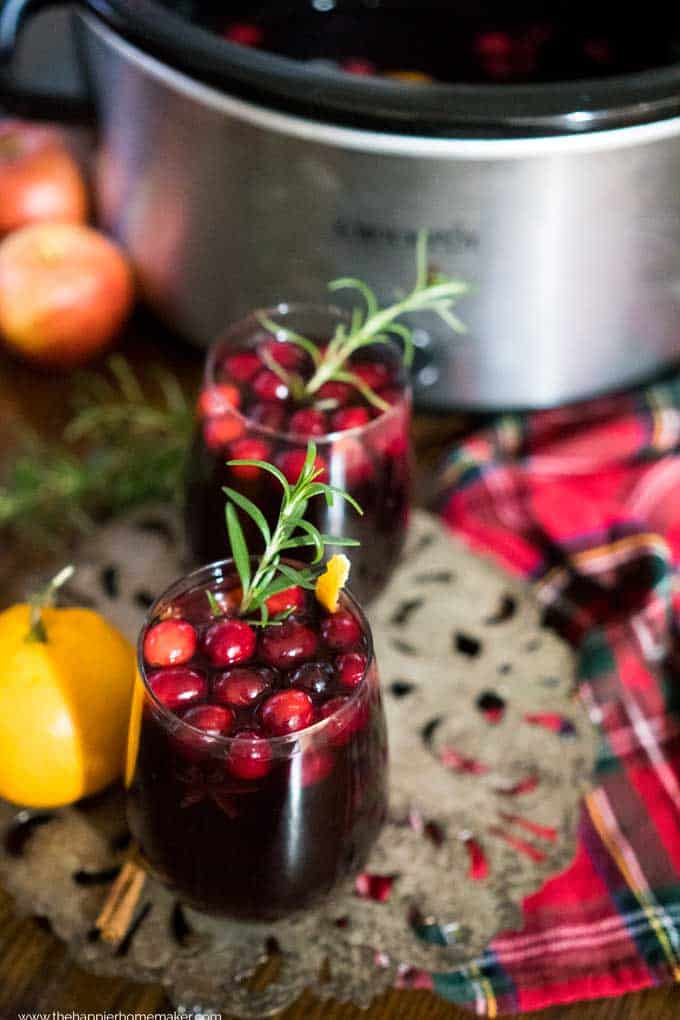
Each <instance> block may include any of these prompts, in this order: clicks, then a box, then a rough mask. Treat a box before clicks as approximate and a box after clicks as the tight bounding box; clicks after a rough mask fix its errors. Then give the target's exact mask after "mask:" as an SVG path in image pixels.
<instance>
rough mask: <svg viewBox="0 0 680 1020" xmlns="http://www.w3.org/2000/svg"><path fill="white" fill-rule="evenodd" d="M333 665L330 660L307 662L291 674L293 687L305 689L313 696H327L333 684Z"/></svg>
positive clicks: (289, 679)
mask: <svg viewBox="0 0 680 1020" xmlns="http://www.w3.org/2000/svg"><path fill="white" fill-rule="evenodd" d="M333 676H334V673H333V667H332V666H331V665H330V663H328V662H305V664H304V665H303V666H298V668H297V669H296V670H295V671H294V672H293V673H291V674H290V676H289V678H288V682H289V684H290V686H291V687H295V688H297V689H298V690H301V691H305V693H306V694H309V695H310V696H311V697H317V698H325V697H327V695H328V694H329V692H330V690H331V687H332V685H333Z"/></svg>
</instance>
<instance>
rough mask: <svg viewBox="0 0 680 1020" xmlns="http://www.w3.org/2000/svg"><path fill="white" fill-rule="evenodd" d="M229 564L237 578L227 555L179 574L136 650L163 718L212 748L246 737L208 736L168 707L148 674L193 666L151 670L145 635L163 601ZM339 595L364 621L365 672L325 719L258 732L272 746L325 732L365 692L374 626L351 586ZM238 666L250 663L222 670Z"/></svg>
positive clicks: (163, 594)
mask: <svg viewBox="0 0 680 1020" xmlns="http://www.w3.org/2000/svg"><path fill="white" fill-rule="evenodd" d="M251 559H257V557H255V556H251ZM282 560H283V562H284V563H287V564H290V565H291V566H296V567H302V566H306V565H308V564H303V563H300V561H298V560H293V559H289V558H287V557H285V558H284V557H282ZM228 567H229V568H231V570H230V571H229V572H230V573H233V575H234V576H235V577H237V578H238V572H237V571H236V567H235V564H234V560H233V559H232V558H231V557H227V558H225V559H223V560H214V561H213V562H212V563H205V564H203V565H202V566H200V567H196V569H195V570H192V571H190V572H189V573H188V574H183V575H182V576H181V577H178V578H176V579H175V580H174V581H172V583H171V584H169V585H168V586H167V587H166V588H165V589H164V590H163V591H162V592H161V593H160V595H158V596H157V597H156V598H155V599H154V601H153V602H152V604H151V605H150V606H149V608H148V610H147V611H146V614H145V617H144V623H143V624H142V626H141V628H140V631H139V636H138V638H137V647H136V652H137V672H138V673H139V677H140V679H141V681H142V684H143V686H144V691H145V693H146V694H147V695H148V697H149V698H150V700H151V702H152V703H153V705H154V708H155V709H156V710H157V711H158V712H159V714H160V715H161V716H162V717H164V718H166V719H167V720H168V721H169V722H170V723H171V724H172V726H173V728H174V729H175V730H177V729H184V730H188V731H189V732H190V733H193V734H196V736H199V737H202V738H203V739H204V740H206V744H207V741H209V742H210V743H209V745H208V744H207V746H209V747H211V748H212V749H214V748H216V747H220V746H223V747H231V746H232V745H233V744H234V742H235V741H237V740H239V739H241V740H243V739H244V738H243V735H242V734H241V733H235V734H233V735H229V734H218V735H217V736H212V735H206V731H205V730H201V729H199V728H198V727H197V726H192V725H191V723H188V722H186V720H184V719H182V717H181V716H179V715H177V714H176V713H175V712H173V711H172V709H170V708H168V707H167V705H164V704H163V702H162V701H161V700H160V698H159V697H158V696H157V695H156V694H155V692H154V691H153V689H152V688H151V686H150V684H149V679H148V677H149V673H151V674H153V673H155V672H159V671H161V670H163V669H174V668H180V669H181V668H187V669H191V666H188V665H187V664H186V663H182V664H181V665H178V666H176V667H175V666H169V667H168V666H165V667H164V666H155V667H151V669H150V670H148V669H147V667H146V666H145V664H144V637H145V636H146V629H147V625H148V624H149V623H150V622H151V620H152V619H153V616H154V613H155V612H156V611H157V610H158V608H159V606H160V605H161V604H162V603H163V602H167V601H168V600H170V599H172V598H173V597H175V596H176V595H177V594H178V593H179V592H184V591H186V590H190V589H191V588H193V587H197V585H196V583H195V582H196V580H197V579H198V577H200V576H202V575H205V574H208V573H211V574H213V575H215V574H216V573H217V572H219V573H220V574H221V576H222V577H225V576H227V571H226V570H225V568H228ZM192 581H193V582H194V583H193V584H192V583H191V582H192ZM291 587H293V586H292V585H291ZM340 598H341V600H345V601H347V602H349V604H350V606H351V608H352V610H353V612H354V613H355V615H356V616H357V618H358V620H359V623H360V624H361V627H362V632H363V634H364V635H365V637H366V643H367V649H366V666H365V667H364V671H363V673H362V676H361V680H360V681H359V683H358V684H357V685H356V686H355V687H354V688H353V689H352V690H351V691H350V692H349V693H348V694H347V695H342V697H346V698H347V700H346V701H345V703H344V704H343V705H342V706H341V707H340V708H338V709H337V711H335V712H333V713H332V714H331V715H329V716H326V718H325V719H319V720H318V721H317V722H315V723H312V724H311V725H310V726H305V727H304V729H301V730H295V732H294V733H285V734H282V735H279V736H267V735H266V734H258V736H261V737H262V739H264V740H266V741H267V742H268V744H269V745H270V746H271V747H273V748H281V747H284V748H285V747H288V746H291V745H294V744H295V743H296V742H298V741H299V740H300V739H301V738H304V739H305V740H306V739H307V738H308V737H310V736H314V735H315V734H319V733H322V732H323V731H324V730H325V729H326V728H327V726H328V725H330V723H331V721H332V720H335V719H338V718H342V717H343V716H345V715H349V713H350V710H351V709H352V708H353V706H354V704H355V702H357V701H358V700H359V698H360V696H361V693H362V691H363V689H364V687H365V685H366V679H367V676H368V674H369V673H370V670H371V668H372V666H373V664H374V662H375V649H374V645H373V634H372V632H371V626H370V624H369V622H368V620H367V618H366V614H365V613H364V611H363V609H362V608H361V606H360V605H359V602H358V601H357V599H356V597H355V596H354V595H353V594H352V592H351V591H350V590H349V589H348V588H343V589H342V591H341V592H340ZM338 654H341V653H338ZM238 668H243V669H247V668H248V664H247V663H243V664H241V663H234V664H233V665H232V666H225V667H224V669H223V672H226V670H228V669H238ZM197 669H198V670H199V671H200V667H197ZM340 696H341V695H338V697H340ZM206 738H207V739H206ZM245 739H246V740H247V739H248V738H247V737H246V738H245Z"/></svg>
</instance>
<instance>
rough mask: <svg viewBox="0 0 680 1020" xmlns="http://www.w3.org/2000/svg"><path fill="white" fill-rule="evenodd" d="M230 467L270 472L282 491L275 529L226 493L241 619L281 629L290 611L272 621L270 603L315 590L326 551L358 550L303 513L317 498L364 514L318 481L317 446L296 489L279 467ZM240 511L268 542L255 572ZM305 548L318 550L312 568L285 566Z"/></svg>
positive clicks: (239, 496)
mask: <svg viewBox="0 0 680 1020" xmlns="http://www.w3.org/2000/svg"><path fill="white" fill-rule="evenodd" d="M227 463H228V464H229V465H230V466H239V465H244V466H248V467H256V468H260V469H261V470H262V471H268V472H269V473H270V474H271V475H273V476H274V477H275V478H276V479H277V481H278V482H279V483H280V485H281V488H282V490H283V494H282V498H281V509H280V510H279V516H278V520H277V522H276V525H275V527H274V528H273V529H272V528H270V526H269V524H268V523H267V521H266V520H265V517H264V514H263V513H262V511H261V510H260V509H259V507H257V506H256V505H255V503H253V502H252V501H251V500H249V499H247V498H246V497H245V496H243V495H242V494H241V493H240V492H237V491H236V490H235V489H231V488H229V487H228V486H225V487H224V489H223V491H224V493H225V494H226V495H227V497H228V502H227V506H226V519H227V532H228V534H229V542H230V544H231V553H232V557H233V560H234V564H235V566H236V571H237V573H238V575H239V578H240V581H241V602H240V606H239V615H241V616H249V615H250V614H253V613H257V612H258V611H259V613H260V619H259V620H256V621H253V620H249V622H250V623H251V624H253V623H254V624H255V625H257V626H267V625H268V624H272V623H280V622H282V621H283V620H284V619H285V618H286V617H287V616H288V615H289V614H290V611H286V612H284V613H279V614H277V615H276V616H274V617H270V616H269V610H268V609H267V599H269V598H270V597H271V596H272V595H276V594H278V593H279V592H281V591H285V590H286V589H287V588H291V587H293V586H295V585H298V586H299V587H301V588H306V589H308V590H313V589H314V587H315V584H316V579H317V576H318V571H317V570H315V569H314V568H315V566H316V565H317V564H319V563H320V562H321V560H322V559H323V555H324V551H325V547H326V545H334V546H357V545H359V542H357V541H356V540H355V539H352V538H342V537H336V536H334V535H326V534H323V533H322V532H320V531H319V530H318V528H316V527H315V526H314V525H313V524H311V523H310V522H309V521H308V520H306V518H305V513H306V511H307V505H308V503H309V501H310V500H311V499H314V498H315V497H318V496H323V497H324V499H325V500H326V502H327V504H328V506H332V505H333V503H334V501H335V499H336V498H337V499H344V500H346V501H347V502H348V503H350V504H351V506H353V507H354V509H355V510H356V511H357V513H359V514H361V513H363V511H362V509H361V507H360V506H359V504H358V503H357V502H356V500H355V499H353V498H352V497H351V496H350V495H349V494H348V493H347V492H345V491H344V490H343V489H340V488H338V487H337V486H335V485H327V484H326V483H325V482H322V481H320V477H321V475H322V474H323V470H324V469H323V468H321V467H319V466H318V465H317V463H316V445H315V444H314V443H313V442H309V443H308V445H307V455H306V457H305V461H304V464H303V465H302V468H301V470H300V474H299V476H298V479H297V481H296V482H295V484H293V485H291V484H290V483H289V482H288V480H287V479H286V477H285V476H284V475H283V473H282V472H281V471H279V469H278V468H277V467H275V466H274V465H273V464H269V463H267V462H266V461H262V460H230V461H228V462H227ZM236 507H238V508H239V509H240V510H242V511H243V512H244V513H246V514H247V515H248V516H249V517H250V518H251V519H252V520H253V522H254V523H255V525H256V526H257V528H258V529H259V531H260V533H261V535H262V538H263V540H264V552H263V553H262V554H261V555H260V556H259V557H258V559H257V562H256V565H255V566H254V564H253V562H252V561H251V560H252V558H251V555H250V553H249V551H248V546H247V544H246V539H245V535H244V534H243V529H242V527H241V522H240V521H239V518H238V513H237V511H236ZM303 546H307V547H310V546H311V547H313V549H314V557H313V559H312V562H311V565H310V566H306V567H293V566H291V564H290V563H284V562H283V559H282V557H283V556H285V554H286V553H288V552H290V550H293V549H299V548H301V547H303ZM253 567H254V569H253ZM211 608H212V609H213V612H214V609H215V607H213V606H212V603H211Z"/></svg>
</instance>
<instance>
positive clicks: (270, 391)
mask: <svg viewBox="0 0 680 1020" xmlns="http://www.w3.org/2000/svg"><path fill="white" fill-rule="evenodd" d="M252 385H253V392H254V393H255V394H257V396H258V397H259V398H260V400H288V387H287V386H286V384H285V382H284V381H283V379H279V377H278V375H276V373H275V372H270V371H269V369H268V368H264V369H262V371H261V372H258V374H257V375H256V376H255V379H254V380H253V384H252Z"/></svg>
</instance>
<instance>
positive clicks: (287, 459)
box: [276, 450, 328, 485]
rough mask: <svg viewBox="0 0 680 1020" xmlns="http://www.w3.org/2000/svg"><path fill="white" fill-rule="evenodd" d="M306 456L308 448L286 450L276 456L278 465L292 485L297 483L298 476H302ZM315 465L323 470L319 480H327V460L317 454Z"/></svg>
mask: <svg viewBox="0 0 680 1020" xmlns="http://www.w3.org/2000/svg"><path fill="white" fill-rule="evenodd" d="M306 456H307V451H306V450H285V451H284V452H283V453H280V454H279V455H278V457H277V458H276V463H277V465H278V467H279V468H280V469H281V471H283V473H284V475H285V476H286V479H287V480H288V481H289V482H290V484H291V485H295V483H296V482H297V480H298V478H299V477H300V472H301V471H302V467H303V465H304V463H305V458H306ZM314 466H315V467H316V468H318V469H319V470H320V471H321V472H322V473H321V474H320V475H319V478H318V481H320V482H327V481H328V469H327V467H326V462H325V461H324V460H323V459H322V458H321V457H319V456H317V458H316V460H315V461H314Z"/></svg>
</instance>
